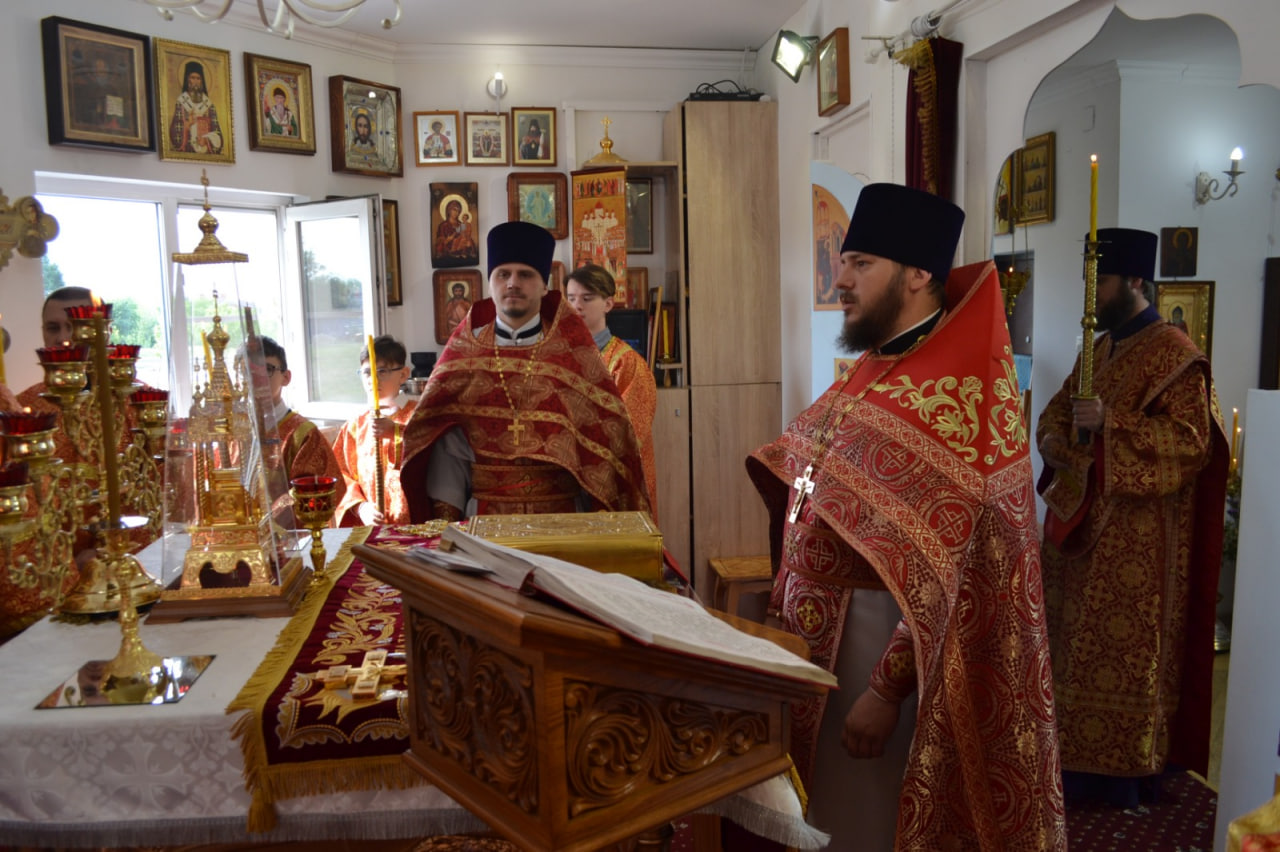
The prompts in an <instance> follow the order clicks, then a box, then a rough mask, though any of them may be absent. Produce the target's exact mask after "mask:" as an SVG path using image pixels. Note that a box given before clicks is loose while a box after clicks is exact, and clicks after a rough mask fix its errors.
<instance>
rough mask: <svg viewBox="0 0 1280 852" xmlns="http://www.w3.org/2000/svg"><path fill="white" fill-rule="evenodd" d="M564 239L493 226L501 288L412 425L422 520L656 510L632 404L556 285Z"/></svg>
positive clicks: (412, 496)
mask: <svg viewBox="0 0 1280 852" xmlns="http://www.w3.org/2000/svg"><path fill="white" fill-rule="evenodd" d="M554 255H555V239H554V238H553V237H552V236H551V234H550V233H549V232H548V231H547V230H546V229H545V228H541V227H538V226H537V225H532V224H530V223H528V222H504V223H502V224H500V225H497V226H496V227H494V228H493V229H492V230H491V231H490V232H489V235H488V264H489V292H490V293H491V294H492V297H491V298H489V299H483V300H481V301H478V302H476V303H475V304H474V305H473V306H472V307H471V310H470V312H469V313H468V314H467V316H466V318H465V319H464V320H463V321H462V322H461V323H459V324H458V326H457V328H455V329H454V331H453V333H452V334H451V335H450V337H449V341H448V343H446V344H445V348H444V351H443V352H441V354H440V358H439V360H438V361H437V363H436V366H435V369H434V370H433V371H432V373H431V378H430V380H429V382H428V384H427V388H426V390H425V391H424V393H423V396H422V399H421V400H420V401H419V404H418V408H417V410H416V411H415V412H414V416H413V418H412V419H411V420H410V421H409V424H408V425H407V426H406V428H405V462H404V467H403V469H402V471H401V475H400V481H401V485H402V486H403V487H404V492H405V498H406V500H407V502H408V505H409V515H410V517H411V518H412V520H413V521H414V522H422V521H425V520H429V519H434V518H444V519H449V520H456V519H458V518H462V517H469V516H472V515H485V514H543V513H548V512H575V511H599V510H603V511H648V508H649V506H648V501H647V499H646V498H645V493H644V473H643V470H642V467H641V463H640V452H639V445H638V443H637V440H636V435H635V431H634V429H633V428H632V426H631V421H630V419H629V417H628V415H627V409H626V406H625V405H624V404H623V402H622V398H621V396H620V395H619V393H618V388H617V386H616V385H615V384H614V381H613V379H612V377H611V376H610V375H609V371H608V369H607V367H606V366H605V365H604V362H603V361H602V360H601V358H600V356H599V353H598V352H597V350H596V345H595V341H594V340H593V339H592V337H591V333H590V332H589V331H587V328H586V326H585V325H584V324H583V322H582V319H581V318H580V317H579V316H578V315H577V314H576V313H575V312H574V311H573V310H572V309H571V308H570V307H569V306H568V304H567V303H565V302H564V301H563V300H562V299H561V295H560V293H557V292H550V293H548V292H547V290H546V281H547V279H548V277H549V276H550V273H551V262H552V259H553V257H554Z"/></svg>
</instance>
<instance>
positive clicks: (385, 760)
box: [227, 525, 428, 831]
mask: <svg viewBox="0 0 1280 852" xmlns="http://www.w3.org/2000/svg"><path fill="white" fill-rule="evenodd" d="M427 538H428V534H427V532H426V527H425V525H423V526H417V527H415V526H405V527H390V526H384V527H372V528H368V527H358V528H356V529H353V530H352V532H351V536H350V537H349V538H348V539H347V541H346V542H345V543H344V544H343V546H342V548H341V549H340V550H339V551H338V553H337V554H333V555H331V558H330V560H329V562H328V565H327V566H326V567H325V572H324V579H323V580H321V581H320V583H321V585H320V586H319V587H318V588H315V589H311V590H309V591H308V593H307V596H306V598H305V599H304V600H303V602H302V605H301V607H300V608H299V610H298V611H297V612H296V613H295V614H294V616H293V618H292V619H291V620H290V622H289V624H288V625H287V626H286V627H285V628H284V630H282V631H281V633H280V636H279V638H278V639H277V641H276V645H275V647H274V648H273V649H272V650H271V651H270V652H269V653H268V654H267V655H266V657H265V658H264V659H263V661H262V663H261V664H260V665H259V666H258V669H257V671H255V672H254V674H253V676H252V677H251V678H249V680H248V682H246V683H245V685H244V687H243V688H242V689H241V690H240V694H239V695H237V696H236V697H235V699H234V700H233V701H232V702H231V704H229V705H228V706H227V712H228V713H235V712H240V711H246V712H244V715H243V716H242V717H241V718H240V719H238V720H237V721H236V723H235V727H234V734H235V736H236V738H237V739H238V740H239V741H240V747H241V749H242V751H243V753H244V765H245V783H246V787H247V788H248V790H249V793H250V794H251V796H252V797H253V802H252V805H251V806H250V810H249V819H248V829H249V831H268V830H270V829H271V828H272V827H273V826H274V825H275V822H276V814H275V803H276V802H277V801H280V800H281V799H288V798H293V797H296V796H309V795H316V794H320V793H333V792H341V791H343V790H369V789H388V788H390V789H399V788H405V787H410V786H417V785H425V784H426V783H427V782H426V781H425V780H424V779H423V778H422V776H421V775H419V774H418V773H417V772H415V771H413V770H412V769H410V768H409V766H408V765H407V764H406V763H405V762H404V760H403V759H402V757H401V755H403V754H404V752H405V750H406V749H407V748H408V746H409V728H408V712H409V710H408V703H409V693H408V691H407V690H406V688H405V678H404V674H403V670H402V669H401V671H400V673H398V674H395V675H394V676H392V677H384V679H383V680H382V681H381V683H380V687H379V690H378V697H377V698H368V699H355V698H352V696H351V693H350V691H349V689H346V688H339V689H325V687H324V684H323V682H322V681H321V674H322V673H323V672H324V671H325V670H327V669H328V668H329V667H330V666H336V665H344V664H345V665H350V666H351V667H352V668H358V667H359V666H360V664H361V661H362V660H363V658H364V655H365V653H366V652H368V651H374V650H385V651H387V652H388V653H389V654H391V655H393V656H392V657H391V658H390V659H388V660H387V664H388V665H393V664H395V663H400V664H403V657H402V656H400V657H399V658H397V657H396V656H394V655H403V653H404V639H403V623H402V618H401V609H400V592H399V590H397V589H395V588H393V587H391V586H388V585H386V584H384V583H382V582H381V581H379V580H376V579H374V578H373V577H372V576H370V575H368V574H367V573H365V569H364V565H363V564H362V563H361V562H360V561H359V560H357V559H355V558H354V557H353V556H352V554H351V547H352V546H353V545H355V544H363V543H368V544H378V545H381V546H382V547H389V548H392V549H397V548H399V547H404V548H408V547H409V546H410V545H415V544H422V543H424V542H425V541H426V540H427Z"/></svg>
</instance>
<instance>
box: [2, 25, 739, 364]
mask: <svg viewBox="0 0 1280 852" xmlns="http://www.w3.org/2000/svg"><path fill="white" fill-rule="evenodd" d="M234 14H235V13H233V16H234ZM49 15H58V16H61V17H65V18H70V19H73V20H78V21H84V22H86V23H92V24H98V25H102V26H111V27H115V28H117V29H122V30H126V31H130V32H135V33H140V34H145V35H149V36H152V37H159V38H165V39H169V40H173V41H182V42H191V43H195V44H200V45H206V46H211V47H218V48H222V49H227V50H230V51H231V53H232V57H231V68H232V95H233V100H234V110H233V112H234V116H233V124H234V131H233V134H234V139H235V148H236V163H235V165H232V166H211V167H209V172H210V175H209V178H210V181H211V182H212V183H213V184H214V186H215V187H225V188H240V189H253V190H263V191H271V192H279V193H284V194H289V195H294V196H300V197H305V198H310V199H321V198H324V197H326V196H329V195H366V194H370V193H381V194H383V195H384V196H385V197H387V198H392V199H396V200H398V201H399V202H400V241H401V252H402V257H401V265H402V278H403V289H404V305H403V306H402V307H398V308H391V309H389V311H388V326H389V328H388V330H389V331H390V333H391V334H394V335H396V336H397V337H400V338H402V339H403V340H404V341H405V343H406V344H407V345H408V347H409V348H410V349H411V350H436V349H439V346H438V345H437V344H436V343H435V337H434V331H433V319H432V301H431V283H430V282H431V267H430V259H429V249H428V247H427V246H428V240H427V239H426V234H427V233H428V230H429V218H428V217H429V211H427V210H426V198H427V197H428V184H429V183H430V182H431V181H475V182H477V183H478V184H479V191H480V203H481V220H480V229H481V232H482V233H483V232H486V231H487V230H488V229H489V228H490V227H491V226H493V225H494V224H497V223H498V222H500V221H505V220H506V211H507V201H506V176H507V174H508V172H510V171H513V169H505V168H494V167H488V168H482V167H456V168H438V167H436V168H416V167H415V166H414V163H413V160H412V156H411V154H412V150H411V149H410V150H409V151H408V152H407V153H409V154H410V157H409V158H408V160H407V162H406V164H405V174H404V177H403V178H377V177H366V176H362V175H348V174H335V173H333V172H332V171H331V170H330V165H329V107H328V78H329V76H330V75H334V74H340V75H344V76H349V77H355V78H359V79H366V80H373V81H377V82H379V83H384V84H388V85H394V86H399V87H400V88H401V94H402V98H403V104H402V108H403V116H402V120H403V122H404V124H405V125H406V127H407V126H409V125H410V124H411V115H412V113H413V111H415V110H418V111H421V110H429V109H457V110H459V111H472V112H480V111H491V110H493V109H494V101H493V99H492V98H491V97H490V96H489V95H488V93H487V92H486V91H485V82H486V80H487V79H488V78H489V77H490V76H491V75H492V73H493V71H494V70H495V69H496V68H498V67H501V69H502V71H503V73H504V75H505V77H506V80H507V82H508V84H509V86H510V93H509V94H508V96H507V97H506V98H504V100H503V102H502V109H503V110H504V111H507V110H509V109H510V107H511V106H513V105H514V106H541V107H556V108H566V109H567V112H561V118H562V120H563V119H565V118H566V116H568V115H577V113H579V112H581V113H582V120H581V121H580V122H578V123H579V124H580V125H581V126H583V128H584V129H583V130H582V132H581V134H579V133H578V132H575V129H574V128H573V127H570V126H568V122H566V123H565V124H564V125H563V126H561V127H560V128H559V130H560V133H561V145H562V147H561V150H560V158H559V162H558V164H557V167H556V171H560V172H565V173H567V172H568V171H570V170H571V169H573V168H577V167H578V165H579V163H580V161H581V160H582V159H585V158H586V157H587V156H590V155H591V154H592V153H594V152H595V151H596V150H598V148H597V147H596V146H595V140H598V139H599V136H600V125H599V124H598V118H599V117H600V116H602V115H603V114H605V113H606V112H607V113H608V114H609V116H610V117H611V118H612V119H613V120H614V122H615V123H614V124H613V125H612V127H611V128H610V135H611V137H612V138H613V139H614V140H615V143H616V144H615V148H614V150H615V152H617V153H619V154H621V155H622V156H624V157H627V158H628V159H633V160H653V159H657V158H658V156H659V154H660V153H661V125H662V111H663V110H666V109H670V108H671V107H673V106H675V105H676V104H677V103H678V102H680V101H681V100H684V99H685V98H686V97H687V96H688V94H689V93H690V92H691V91H693V90H694V89H695V88H696V87H697V86H698V84H700V83H703V82H715V81H717V80H722V79H726V78H737V77H738V76H739V70H740V68H741V66H742V64H743V57H742V55H741V54H739V53H736V52H734V53H726V52H706V51H660V50H659V51H652V50H639V51H631V50H595V49H591V48H571V49H566V48H536V49H533V48H504V47H493V46H488V47H424V48H421V49H415V50H405V49H403V48H401V49H398V50H397V49H396V47H395V46H394V45H390V44H388V43H382V42H378V41H376V40H372V39H366V38H352V37H351V36H349V35H343V36H341V37H339V36H338V35H337V34H335V33H330V32H327V31H326V32H321V33H318V34H317V33H315V31H309V32H308V33H302V32H299V33H298V34H297V35H296V36H295V38H294V39H293V40H291V41H288V40H285V39H282V38H280V37H278V36H273V35H270V34H268V33H265V32H263V31H262V30H261V28H260V27H259V26H241V25H237V24H235V23H232V20H233V19H234V18H232V19H228V20H225V21H223V22H220V23H218V24H212V25H210V24H205V23H201V22H199V21H197V20H195V19H194V18H193V17H191V16H190V15H187V14H183V13H178V14H176V15H175V20H174V21H172V22H166V21H164V20H162V19H161V18H160V17H159V16H158V15H157V14H156V13H155V11H154V10H153V9H151V8H150V7H148V6H145V5H143V4H142V3H138V2H133V0H6V2H5V3H4V4H3V5H2V6H0V102H3V103H5V104H6V105H7V106H8V113H9V117H10V120H9V121H8V122H7V129H6V141H5V143H4V144H3V145H0V190H3V192H4V193H5V194H6V195H7V196H8V197H9V199H10V200H11V201H12V200H15V199H17V198H19V197H22V196H24V195H31V194H33V193H34V192H35V190H36V182H35V173H36V172H37V171H44V172H58V173H72V174H89V175H101V176H111V177H119V178H126V179H134V180H152V181H165V182H173V183H180V184H186V185H191V186H192V187H193V189H192V196H191V197H192V198H198V197H199V185H198V184H199V178H200V166H199V164H192V163H171V162H161V161H160V159H159V155H158V154H154V153H151V154H148V153H134V152H116V151H105V150H95V149H88V148H75V147H70V146H51V145H49V144H48V140H47V136H46V130H45V100H44V80H43V73H42V68H43V60H42V52H41V44H40V20H41V19H42V18H44V17H46V16H49ZM240 20H244V19H243V18H241V19H240ZM254 20H255V21H256V13H255V17H254ZM245 52H250V53H258V54H262V55H266V56H272V57H279V58H282V59H288V60H291V61H296V62H305V63H307V64H309V65H311V73H312V82H313V86H314V90H315V116H316V137H317V143H318V144H317V152H316V155H315V156H314V157H304V156H297V155H288V154H276V153H267V152H257V151H251V150H250V149H249V138H248V130H247V127H248V123H247V119H246V113H245V104H244V88H245V87H244V76H243V73H244V59H243V53H245ZM747 67H748V68H749V67H750V62H748V63H747ZM744 82H747V83H749V81H744ZM580 136H582V137H585V139H586V140H587V141H588V142H589V143H590V150H587V151H585V152H584V151H581V150H579V151H577V154H576V156H575V158H574V159H573V160H570V159H568V157H567V154H568V153H569V152H571V151H573V149H575V148H581V147H583V145H582V144H579V142H578V140H579V138H580ZM104 227H110V224H109V223H104ZM559 256H560V258H561V259H562V260H564V261H565V262H566V263H567V262H568V260H569V248H568V243H567V241H565V242H564V243H562V244H561V246H560V247H559ZM483 260H484V257H483V250H482V257H481V261H482V263H483ZM104 262H108V263H127V262H128V259H127V258H106V259H104ZM77 283H80V282H77ZM84 283H88V284H89V285H90V286H92V282H84ZM41 300H42V284H41V279H40V263H39V261H38V260H32V259H28V258H23V257H19V256H16V255H15V257H14V258H13V259H12V260H11V261H10V263H9V265H8V266H7V267H6V268H4V269H3V270H0V314H3V315H4V318H5V325H6V326H7V327H8V328H9V330H10V333H11V334H12V335H13V337H14V342H13V347H12V348H11V349H10V357H9V358H8V359H7V362H6V366H7V368H8V370H7V372H8V379H9V383H10V384H11V385H12V386H14V387H16V388H23V387H26V386H27V385H29V384H31V383H33V382H35V381H37V380H38V379H39V370H38V367H37V365H36V364H35V359H34V357H33V356H32V357H29V358H28V357H22V355H21V353H31V352H32V350H34V349H35V348H36V347H38V346H40V335H39V322H38V318H39V312H40V303H41Z"/></svg>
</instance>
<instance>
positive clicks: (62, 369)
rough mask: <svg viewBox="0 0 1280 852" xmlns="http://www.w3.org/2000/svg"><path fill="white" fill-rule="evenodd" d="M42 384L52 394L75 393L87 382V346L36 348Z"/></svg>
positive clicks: (83, 387)
mask: <svg viewBox="0 0 1280 852" xmlns="http://www.w3.org/2000/svg"><path fill="white" fill-rule="evenodd" d="M36 355H37V356H38V357H39V358H40V366H42V367H43V368H44V384H45V387H46V388H48V390H49V391H50V392H51V393H54V394H71V395H74V394H77V393H79V392H80V391H82V390H84V389H85V387H86V386H87V385H88V384H89V363H88V361H89V347H88V346H84V345H80V346H69V345H68V346H50V347H41V348H40V349H37V350H36Z"/></svg>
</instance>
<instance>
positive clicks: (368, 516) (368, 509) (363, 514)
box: [356, 500, 386, 527]
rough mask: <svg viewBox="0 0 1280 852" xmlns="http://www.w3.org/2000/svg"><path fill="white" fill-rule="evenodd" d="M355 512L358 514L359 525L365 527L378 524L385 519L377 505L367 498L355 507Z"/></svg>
mask: <svg viewBox="0 0 1280 852" xmlns="http://www.w3.org/2000/svg"><path fill="white" fill-rule="evenodd" d="M356 514H357V515H359V516H360V523H361V525H363V526H366V527H371V526H373V525H375V524H380V523H382V522H383V521H384V520H386V518H385V517H384V516H383V514H382V513H381V512H379V511H378V507H377V506H376V505H375V504H373V503H370V502H369V501H367V500H366V501H365V502H363V503H360V504H359V505H358V506H357V507H356Z"/></svg>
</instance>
